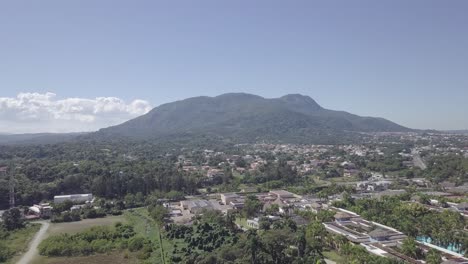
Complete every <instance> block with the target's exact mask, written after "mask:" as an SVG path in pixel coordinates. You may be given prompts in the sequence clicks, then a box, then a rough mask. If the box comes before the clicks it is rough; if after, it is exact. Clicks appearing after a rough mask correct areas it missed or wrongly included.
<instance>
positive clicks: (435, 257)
mask: <svg viewBox="0 0 468 264" xmlns="http://www.w3.org/2000/svg"><path fill="white" fill-rule="evenodd" d="M426 263H427V264H440V263H442V257H441V256H440V253H439V251H437V250H435V249H431V250H429V252H427V255H426Z"/></svg>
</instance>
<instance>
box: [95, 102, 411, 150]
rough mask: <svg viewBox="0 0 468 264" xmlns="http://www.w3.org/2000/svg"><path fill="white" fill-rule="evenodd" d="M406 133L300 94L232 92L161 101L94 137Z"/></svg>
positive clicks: (308, 137)
mask: <svg viewBox="0 0 468 264" xmlns="http://www.w3.org/2000/svg"><path fill="white" fill-rule="evenodd" d="M409 131H412V130H411V129H409V128H406V127H403V126H401V125H398V124H396V123H393V122H391V121H388V120H386V119H383V118H376V117H361V116H357V115H354V114H350V113H347V112H344V111H334V110H328V109H325V108H323V107H321V106H320V105H319V104H317V102H315V101H314V100H313V99H312V98H310V97H308V96H304V95H300V94H290V95H286V96H283V97H281V98H274V99H267V98H263V97H260V96H257V95H251V94H244V93H230V94H223V95H220V96H216V97H206V96H202V97H194V98H189V99H185V100H182V101H176V102H172V103H168V104H164V105H161V106H159V107H156V108H154V109H153V110H151V111H150V112H149V113H147V114H145V115H143V116H140V117H137V118H135V119H132V120H129V121H127V122H125V123H123V124H121V125H117V126H112V127H109V128H104V129H101V130H100V131H99V132H97V133H93V134H92V136H93V137H104V138H109V137H127V138H131V139H145V140H148V139H177V138H191V137H197V136H202V137H207V136H208V137H210V136H212V137H223V138H231V139H234V140H236V141H242V142H249V141H258V140H276V141H284V142H302V141H307V142H311V141H312V142H329V141H330V140H336V139H337V138H340V139H346V138H347V137H352V136H355V135H357V134H358V133H357V132H409Z"/></svg>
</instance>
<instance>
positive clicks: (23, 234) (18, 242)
mask: <svg viewBox="0 0 468 264" xmlns="http://www.w3.org/2000/svg"><path fill="white" fill-rule="evenodd" d="M40 227H41V226H40V225H39V224H28V226H26V227H25V228H23V229H20V230H16V231H14V232H13V233H12V234H11V235H9V236H8V238H7V239H6V241H5V242H6V245H8V247H9V248H10V249H11V250H12V251H13V252H16V254H15V256H14V257H13V259H11V260H10V261H9V262H7V263H15V261H16V260H17V259H18V258H19V256H21V254H23V253H24V252H25V251H26V250H27V249H28V244H29V242H30V241H31V240H32V239H33V237H34V235H35V234H36V233H37V231H39V228H40Z"/></svg>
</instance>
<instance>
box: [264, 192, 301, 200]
mask: <svg viewBox="0 0 468 264" xmlns="http://www.w3.org/2000/svg"><path fill="white" fill-rule="evenodd" d="M270 193H271V194H273V195H275V196H276V197H277V198H279V199H292V198H298V195H296V194H294V193H290V192H288V191H285V190H272V191H270Z"/></svg>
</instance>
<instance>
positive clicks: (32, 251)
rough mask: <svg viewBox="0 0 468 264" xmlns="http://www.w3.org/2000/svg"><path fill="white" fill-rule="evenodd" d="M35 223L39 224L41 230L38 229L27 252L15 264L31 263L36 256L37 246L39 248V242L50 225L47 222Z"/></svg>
mask: <svg viewBox="0 0 468 264" xmlns="http://www.w3.org/2000/svg"><path fill="white" fill-rule="evenodd" d="M35 223H37V224H41V225H42V226H41V229H39V232H37V233H36V235H35V236H34V238H33V240H32V241H31V243H29V249H28V251H27V252H26V253H24V254H23V256H22V257H21V259H20V260H19V261H18V262H16V264H29V263H31V262H32V260H33V258H34V257H35V256H36V255H37V254H38V251H37V246H39V244H40V243H41V241H42V240H43V239H44V238H45V237H44V236H45V234H46V232H47V229H48V228H49V225H50V224H49V222H48V221H37V222H35Z"/></svg>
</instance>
